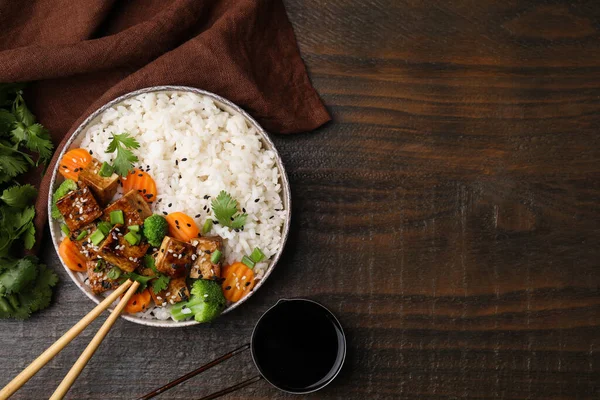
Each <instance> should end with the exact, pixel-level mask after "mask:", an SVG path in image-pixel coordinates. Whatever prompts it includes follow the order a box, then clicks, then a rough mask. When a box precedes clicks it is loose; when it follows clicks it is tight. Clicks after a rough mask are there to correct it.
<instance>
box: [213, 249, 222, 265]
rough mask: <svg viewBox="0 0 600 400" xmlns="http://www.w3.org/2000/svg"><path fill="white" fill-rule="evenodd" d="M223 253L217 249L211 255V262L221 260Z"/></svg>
mask: <svg viewBox="0 0 600 400" xmlns="http://www.w3.org/2000/svg"><path fill="white" fill-rule="evenodd" d="M222 254H223V253H221V252H220V251H219V250H215V251H214V252H213V253H212V254H211V255H210V262H211V263H213V264H216V263H218V262H219V260H220V259H221V255H222Z"/></svg>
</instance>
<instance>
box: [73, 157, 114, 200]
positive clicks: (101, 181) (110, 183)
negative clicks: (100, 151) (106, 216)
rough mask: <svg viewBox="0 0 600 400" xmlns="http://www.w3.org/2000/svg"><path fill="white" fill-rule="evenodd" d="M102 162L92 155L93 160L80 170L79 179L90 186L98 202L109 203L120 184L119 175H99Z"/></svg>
mask: <svg viewBox="0 0 600 400" xmlns="http://www.w3.org/2000/svg"><path fill="white" fill-rule="evenodd" d="M100 167H102V163H101V162H100V161H98V160H96V159H95V158H93V157H92V161H91V162H90V163H89V164H88V165H87V166H86V167H84V168H83V169H82V170H81V172H79V181H81V182H83V183H85V184H86V185H87V187H89V188H90V190H91V191H92V193H93V194H94V196H95V197H96V199H98V202H99V203H100V204H102V205H103V206H105V205H107V204H108V203H109V202H110V200H111V199H112V198H113V197H114V195H115V193H117V188H118V186H119V175H117V174H115V173H113V174H112V175H111V176H109V177H102V176H100V175H98V172H99V171H100Z"/></svg>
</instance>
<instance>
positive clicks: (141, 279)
mask: <svg viewBox="0 0 600 400" xmlns="http://www.w3.org/2000/svg"><path fill="white" fill-rule="evenodd" d="M121 277H122V282H125V281H126V280H127V279H131V280H132V281H137V282H139V283H140V286H139V287H138V290H137V291H138V292H141V291H143V290H144V289H146V288H147V287H148V282H149V281H150V280H152V279H154V276H143V275H140V274H136V273H135V272H128V273H126V274H121ZM122 282H121V283H122Z"/></svg>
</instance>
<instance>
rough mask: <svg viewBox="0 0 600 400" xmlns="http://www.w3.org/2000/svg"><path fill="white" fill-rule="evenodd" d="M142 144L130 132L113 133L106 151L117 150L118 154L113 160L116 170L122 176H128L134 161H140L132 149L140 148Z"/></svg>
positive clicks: (112, 151)
mask: <svg viewBox="0 0 600 400" xmlns="http://www.w3.org/2000/svg"><path fill="white" fill-rule="evenodd" d="M139 147H140V144H139V143H138V141H137V140H135V139H134V138H132V137H131V135H129V133H121V134H118V135H117V134H115V135H113V137H112V139H111V141H110V143H109V144H108V147H107V148H106V153H114V152H115V151H116V152H117V156H116V157H115V159H114V161H113V166H114V167H115V172H116V173H117V174H119V175H121V176H126V175H127V174H128V173H129V171H130V170H132V169H133V163H134V162H137V161H138V158H137V156H135V155H134V154H133V153H132V152H131V149H139Z"/></svg>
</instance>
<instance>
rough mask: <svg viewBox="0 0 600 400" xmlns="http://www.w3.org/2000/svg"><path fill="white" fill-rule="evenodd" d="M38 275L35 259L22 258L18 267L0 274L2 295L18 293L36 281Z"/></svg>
mask: <svg viewBox="0 0 600 400" xmlns="http://www.w3.org/2000/svg"><path fill="white" fill-rule="evenodd" d="M37 274H38V269H37V268H36V265H35V262H34V259H32V258H28V257H26V258H22V259H20V260H19V261H17V263H16V265H15V266H14V267H13V268H11V269H9V270H6V271H4V272H3V273H2V274H0V295H5V294H11V293H18V292H20V291H21V289H23V288H24V287H25V286H26V285H27V284H29V283H30V282H32V281H33V280H35V278H36V277H37Z"/></svg>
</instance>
